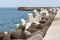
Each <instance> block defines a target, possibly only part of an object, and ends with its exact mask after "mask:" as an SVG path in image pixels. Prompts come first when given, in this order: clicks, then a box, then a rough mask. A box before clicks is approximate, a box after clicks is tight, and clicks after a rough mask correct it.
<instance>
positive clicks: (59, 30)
mask: <svg viewBox="0 0 60 40" xmlns="http://www.w3.org/2000/svg"><path fill="white" fill-rule="evenodd" d="M43 40H60V9H58V13H57V15H56V17H55V19H54V21H53V22H52V24H51V26H50V28H49V29H48V31H47V34H46V36H45V38H44V39H43Z"/></svg>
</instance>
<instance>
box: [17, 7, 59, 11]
mask: <svg viewBox="0 0 60 40" xmlns="http://www.w3.org/2000/svg"><path fill="white" fill-rule="evenodd" d="M40 8H48V9H49V8H60V7H18V8H17V9H18V10H19V11H32V10H33V9H37V10H38V11H39V10H40Z"/></svg>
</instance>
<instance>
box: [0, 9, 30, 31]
mask: <svg viewBox="0 0 60 40" xmlns="http://www.w3.org/2000/svg"><path fill="white" fill-rule="evenodd" d="M28 13H30V11H18V10H17V8H0V32H1V31H3V32H5V31H7V32H9V31H15V29H16V24H20V19H21V18H24V19H25V20H26V19H27V14H28Z"/></svg>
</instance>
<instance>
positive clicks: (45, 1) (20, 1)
mask: <svg viewBox="0 0 60 40" xmlns="http://www.w3.org/2000/svg"><path fill="white" fill-rule="evenodd" d="M27 6H29V7H30V6H33V7H36V6H37V7H44V6H47V7H48V6H60V0H0V7H27Z"/></svg>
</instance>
